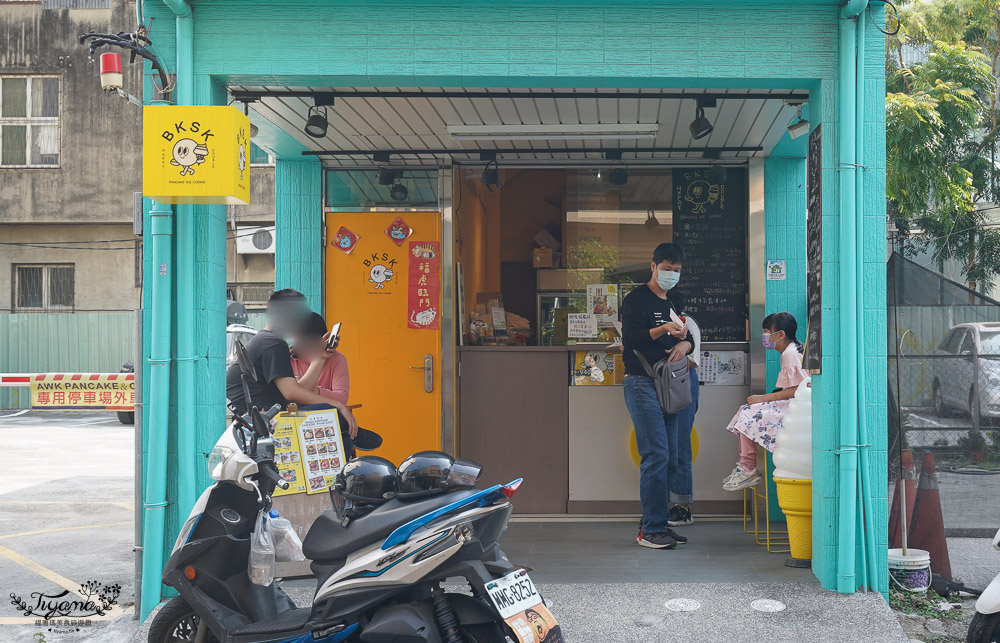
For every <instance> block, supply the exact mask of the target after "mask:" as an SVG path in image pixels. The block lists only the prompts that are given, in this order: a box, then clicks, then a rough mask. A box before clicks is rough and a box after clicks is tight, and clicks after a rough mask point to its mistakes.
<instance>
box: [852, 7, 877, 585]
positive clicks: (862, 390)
mask: <svg viewBox="0 0 1000 643" xmlns="http://www.w3.org/2000/svg"><path fill="white" fill-rule="evenodd" d="M857 15H858V18H857V23H858V24H857V32H858V57H857V72H856V73H857V88H858V89H857V110H856V111H857V122H856V124H855V132H856V134H855V141H854V146H855V148H854V149H855V159H856V161H857V163H859V164H861V165H862V168H863V169H864V170H865V171H867V168H864V167H863V166H864V161H865V135H864V113H865V98H866V92H865V30H866V24H867V18H866V15H865V11H864V8H863V7H862V8H861V9H860V10H859V12H858V14H857ZM855 186H856V189H855V197H856V199H857V206H856V210H855V213H856V216H857V220H858V224H857V233H856V234H857V246H858V254H857V257H856V259H855V260H856V261H857V265H858V270H859V275H860V277H861V278H860V279H858V285H857V287H858V292H857V300H856V308H857V311H858V314H859V315H861V316H863V315H864V309H865V302H866V297H865V279H864V258H865V257H866V256H867V255H866V253H865V241H864V238H865V235H864V230H865V217H864V211H865V210H864V206H865V190H864V171H858V172H855ZM860 319H862V320H863V317H861V318H860ZM855 350H856V351H857V354H858V443H859V444H860V445H861V446H860V447H859V449H860V451H859V455H858V459H859V461H860V462H859V464H860V469H861V476H860V482H861V489H860V495H861V502H862V508H863V510H864V512H863V515H862V521H863V522H862V525H863V528H864V540H863V541H862V543H863V546H862V550H863V551H864V552H865V554H866V556H865V562H866V565H865V569H866V573H865V574H864V576H863V578H862V580H863V581H864V583H865V584H866V585H867V586H868V587H870V588H871V589H873V590H875V591H884V588H882V587H880V585H881V576H882V575H881V573H880V570H879V567H878V557H877V540H876V538H875V513H874V503H873V502H872V491H873V489H874V487H873V486H872V472H871V467H872V464H871V446H870V445H871V433H870V428H869V426H868V417H867V415H866V413H865V410H866V409H867V408H868V374H867V372H866V370H865V347H864V342H862V341H857V342H855Z"/></svg>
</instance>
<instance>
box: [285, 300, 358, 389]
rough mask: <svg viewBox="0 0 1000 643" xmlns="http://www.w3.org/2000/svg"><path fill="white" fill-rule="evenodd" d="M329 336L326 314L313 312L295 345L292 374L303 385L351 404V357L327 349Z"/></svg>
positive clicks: (297, 337)
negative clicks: (349, 398) (324, 317)
mask: <svg viewBox="0 0 1000 643" xmlns="http://www.w3.org/2000/svg"><path fill="white" fill-rule="evenodd" d="M326 335H327V330H326V322H325V321H324V320H323V317H322V315H320V314H319V313H312V315H310V316H309V318H308V319H307V320H306V323H305V325H304V326H303V328H302V329H301V330H300V331H299V332H298V334H296V336H295V343H294V344H292V371H293V372H294V373H295V377H296V378H298V380H299V385H300V386H302V387H304V388H307V389H309V390H310V391H313V392H314V393H318V394H320V395H322V396H323V397H328V398H331V399H334V400H337V401H339V402H343V403H344V404H347V399H348V396H349V394H350V392H351V377H350V375H349V373H348V371H347V358H346V357H345V356H344V354H343V353H341V352H339V351H337V349H336V348H332V349H327V347H326Z"/></svg>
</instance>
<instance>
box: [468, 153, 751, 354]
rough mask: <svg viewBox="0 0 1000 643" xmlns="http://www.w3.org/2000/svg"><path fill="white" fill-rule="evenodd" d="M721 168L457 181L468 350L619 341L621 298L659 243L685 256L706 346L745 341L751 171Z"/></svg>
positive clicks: (686, 279)
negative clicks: (491, 183) (748, 178)
mask: <svg viewBox="0 0 1000 643" xmlns="http://www.w3.org/2000/svg"><path fill="white" fill-rule="evenodd" d="M720 170H721V168H705V167H702V168H634V167H633V168H626V167H625V166H618V167H611V168H572V169H533V168H523V169H502V170H501V171H500V184H499V185H498V186H488V185H484V184H483V183H482V181H481V180H479V179H480V177H479V174H478V173H476V172H472V171H468V170H467V171H465V172H460V173H459V176H460V177H461V178H460V180H458V181H456V186H455V192H456V194H455V204H456V208H455V211H456V219H455V220H456V225H455V231H456V253H455V256H456V260H457V261H458V262H459V263H460V264H461V267H460V269H459V270H458V271H457V272H458V274H459V275H460V276H461V282H460V285H461V286H462V288H463V289H464V292H462V293H460V297H459V299H460V304H461V305H462V309H463V311H464V313H465V320H464V324H463V330H464V331H465V333H464V341H465V342H466V343H467V344H486V345H492V344H511V345H540V346H562V345H568V344H574V343H576V344H593V343H608V342H612V341H614V340H616V339H617V338H618V330H617V328H616V322H618V321H619V319H620V314H619V309H620V304H621V301H622V299H624V297H625V295H627V294H628V293H629V292H630V291H631V289H632V288H633V287H635V285H637V284H642V283H646V282H647V281H648V280H649V278H650V270H649V260H650V256H651V254H652V251H653V249H654V248H655V247H656V245H658V244H660V243H665V242H674V243H678V244H679V245H681V246H682V247H683V248H684V249H685V252H686V255H687V259H686V261H685V265H684V271H683V276H682V278H681V284H680V285H679V286H678V291H679V294H680V295H681V298H682V300H683V301H684V302H685V304H684V305H685V310H686V311H688V312H690V313H691V314H692V315H693V316H695V318H696V319H697V320H698V321H699V323H700V324H701V325H702V327H703V328H704V329H705V331H706V333H705V334H706V335H707V338H708V339H709V340H710V341H745V340H746V319H747V290H748V289H747V275H746V273H747V265H746V262H747V252H746V247H747V246H746V244H747V236H746V214H747V203H746V199H747V197H746V171H745V169H744V168H739V167H733V168H728V169H727V170H725V171H722V172H720Z"/></svg>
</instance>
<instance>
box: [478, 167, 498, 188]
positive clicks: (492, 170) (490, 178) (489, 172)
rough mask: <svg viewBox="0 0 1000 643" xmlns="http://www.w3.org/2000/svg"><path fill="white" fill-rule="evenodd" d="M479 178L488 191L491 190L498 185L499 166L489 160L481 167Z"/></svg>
mask: <svg viewBox="0 0 1000 643" xmlns="http://www.w3.org/2000/svg"><path fill="white" fill-rule="evenodd" d="M479 180H480V181H482V182H483V185H485V186H486V189H488V190H489V191H490V192H492V191H493V187H494V186H496V187H500V167H499V166H498V165H497V162H496V161H490V162H489V163H487V164H486V167H484V168H483V173H482V175H481V176H480V177H479Z"/></svg>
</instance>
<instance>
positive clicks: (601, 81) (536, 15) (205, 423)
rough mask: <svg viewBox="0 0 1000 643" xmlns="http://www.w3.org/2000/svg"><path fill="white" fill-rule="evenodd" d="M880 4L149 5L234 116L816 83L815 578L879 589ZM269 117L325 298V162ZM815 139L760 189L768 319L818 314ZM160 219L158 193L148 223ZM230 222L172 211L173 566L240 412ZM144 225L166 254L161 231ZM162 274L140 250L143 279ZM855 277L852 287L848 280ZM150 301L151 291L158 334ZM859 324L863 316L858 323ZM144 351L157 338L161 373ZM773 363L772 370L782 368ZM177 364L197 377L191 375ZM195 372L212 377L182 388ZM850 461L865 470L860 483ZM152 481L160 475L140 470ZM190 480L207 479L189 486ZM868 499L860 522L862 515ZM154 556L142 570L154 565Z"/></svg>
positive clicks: (183, 66) (291, 249) (173, 49)
mask: <svg viewBox="0 0 1000 643" xmlns="http://www.w3.org/2000/svg"><path fill="white" fill-rule="evenodd" d="M866 5H867V2H857V1H856V0H855V1H852V2H851V4H850V5H849V6H847V7H842V6H838V3H837V2H834V1H829V0H806V1H804V2H803V1H800V2H789V1H782V0H771V1H765V0H751V1H747V0H743V1H739V2H737V1H736V0H719V1H714V2H712V1H706V2H701V3H692V2H675V1H670V0H663V1H653V2H647V1H641V0H627V1H623V2H619V3H607V2H597V1H595V0H577V1H576V2H568V1H550V2H544V3H541V2H524V1H517V2H504V1H501V0H492V1H487V0H437V1H434V2H430V1H426V2H421V1H413V2H401V1H398V0H396V1H393V0H383V1H379V2H376V1H374V0H359V1H358V2H354V3H352V4H350V5H345V4H343V3H338V2H334V1H333V0H317V1H313V2H305V1H304V0H303V1H301V2H278V1H276V0H274V1H270V2H265V1H256V0H240V1H238V0H213V1H212V2H199V1H198V0H194V1H191V2H189V3H186V2H184V1H183V0H164V1H163V2H160V1H157V0H149V1H147V2H145V6H144V10H145V15H146V17H147V20H148V19H149V18H153V19H154V23H153V31H152V33H151V34H150V37H151V38H152V39H153V42H154V43H155V44H156V50H157V52H158V53H159V55H160V56H161V57H163V58H164V61H165V63H166V65H167V67H168V69H170V70H171V71H178V72H180V73H179V75H178V79H177V85H178V89H177V92H175V96H174V98H175V102H179V101H180V98H179V97H178V93H179V94H180V96H183V102H190V103H192V104H206V105H209V104H226V103H227V102H228V100H227V97H226V87H227V86H230V85H242V86H248V85H267V86H294V87H345V86H346V87H350V86H356V87H459V88H462V87H470V88H472V87H475V88H483V87H489V88H505V87H511V88H514V87H516V88H594V87H597V88H604V87H621V88H632V89H637V88H642V89H645V88H650V89H652V88H661V89H679V88H715V89H720V88H721V89H808V90H809V91H810V101H809V107H808V109H809V116H810V121H811V122H812V123H813V124H814V125H817V124H822V126H823V133H824V146H823V172H822V186H823V212H824V217H823V249H824V256H823V279H824V281H823V284H824V285H823V308H824V314H825V321H826V327H827V329H828V330H827V332H825V333H824V356H823V372H822V374H821V375H818V376H816V377H815V380H814V381H815V385H816V391H817V395H816V397H815V399H816V400H817V402H818V403H817V404H816V405H815V412H814V442H813V448H814V455H813V461H814V484H813V494H814V515H813V525H814V527H813V529H814V548H813V549H814V561H813V563H814V564H813V569H814V573H815V574H816V576H817V577H818V578H819V580H820V582H821V583H822V585H823V586H824V587H826V588H828V589H831V590H837V591H841V592H850V591H854V590H856V589H858V588H870V589H872V590H875V591H879V592H882V593H885V592H887V590H888V577H887V569H886V568H887V564H886V546H887V545H886V541H887V535H886V532H887V526H886V521H887V514H888V509H887V499H886V492H887V489H886V485H872V484H870V483H871V481H872V480H876V481H881V480H883V479H886V475H887V472H886V466H887V465H886V462H887V457H886V436H885V431H884V429H880V427H885V425H886V409H885V399H884V391H885V390H886V386H885V377H886V371H885V352H886V345H885V328H886V325H885V324H886V320H885V292H884V283H885V279H884V257H883V254H884V248H885V244H884V240H883V235H884V216H885V206H884V195H885V188H884V184H885V178H884V173H885V145H884V126H885V125H884V109H883V106H884V95H885V91H884V72H883V58H884V39H883V36H882V34H881V33H879V31H878V30H877V28H876V26H875V25H876V24H877V23H878V22H879V21H881V20H883V8H882V3H873V4H872V5H871V6H870V7H869V8H866ZM859 7H860V8H861V11H860V13H858V8H859ZM188 10H190V16H188V15H186V14H187V13H188ZM847 12H851V13H852V14H853V15H855V16H857V15H859V16H860V19H858V18H855V17H852V16H848V15H847ZM859 20H860V23H861V24H862V29H861V33H860V38H859V37H858V31H859V30H858V28H857V24H858V22H859ZM851 31H853V32H854V36H853V39H852V37H851V35H850V32H851ZM859 54H860V56H859ZM147 71H148V70H147ZM857 74H860V80H859V81H858V82H855V78H854V77H855V75H857ZM859 88H860V89H861V91H860V92H859V91H857V90H858V89H859ZM145 89H146V91H145V95H146V96H152V95H153V92H152V86H151V75H150V74H149V73H147V75H146V88H145ZM845 109H847V110H848V111H849V112H850V113H851V114H854V115H856V116H857V119H853V118H852V117H851V114H849V113H848V112H845ZM855 120H856V122H854V121H855ZM254 122H255V124H256V125H257V126H258V127H259V129H260V133H259V134H258V136H257V138H255V142H256V143H257V144H258V145H260V146H261V147H264V148H265V149H268V150H269V151H271V152H272V153H273V154H274V155H275V156H276V169H275V173H276V181H275V183H276V224H277V227H278V233H277V242H278V252H277V260H276V261H277V263H276V287H278V288H282V287H295V288H298V289H300V290H302V291H303V292H305V293H306V294H307V296H308V297H309V300H310V303H311V304H312V305H313V306H314V307H316V308H318V307H320V305H321V300H322V278H321V275H322V248H321V244H320V239H321V238H322V235H321V224H322V220H321V218H320V216H319V214H318V213H320V212H321V208H322V171H321V166H320V163H319V161H318V160H316V159H315V158H306V157H303V156H302V155H301V152H302V151H303V150H304V148H303V146H302V145H301V144H300V143H298V142H297V141H296V140H294V139H293V138H292V137H291V136H289V135H288V134H287V133H285V132H284V131H282V130H281V129H280V128H279V127H278V126H276V125H275V124H273V123H270V122H268V121H264V120H260V119H255V120H254ZM842 124H843V125H846V127H843V128H842V127H841V125H842ZM805 140H806V137H802V138H800V139H796V140H790V139H788V138H787V137H786V138H785V139H783V140H782V141H781V143H779V145H778V146H777V147H776V148H775V150H774V151H773V152H772V154H771V155H770V157H769V158H768V159H766V161H765V190H764V192H765V195H764V198H765V204H766V205H765V208H766V213H767V214H766V232H765V236H766V239H767V241H766V249H765V254H766V258H768V259H771V258H774V259H785V260H786V261H787V262H788V279H787V280H785V281H775V282H768V283H767V288H766V309H767V312H773V311H776V310H791V311H792V312H793V313H795V314H796V316H797V317H798V318H799V319H802V318H804V310H803V309H804V294H803V293H804V288H805V286H804V284H805V257H804V251H803V249H802V248H801V247H799V246H798V242H799V241H802V240H803V238H804V232H803V221H802V216H801V215H802V212H804V199H805V196H804V189H805V188H804V181H803V177H804V167H805V162H804V158H805V151H806V150H805ZM859 152H860V156H859V155H858V153H859ZM848 183H849V184H850V186H848ZM150 210H151V207H150V204H149V203H148V202H147V213H146V214H147V217H148V216H149V213H150ZM855 211H856V212H857V214H856V215H855V214H853V213H854V212H855ZM147 221H148V219H147ZM225 222H226V210H225V207H224V206H190V207H185V208H179V209H177V211H176V212H175V216H174V217H173V220H172V222H171V224H170V225H172V226H173V228H172V230H171V232H172V233H173V235H174V240H175V242H176V244H177V246H176V247H177V252H176V255H175V257H174V258H171V259H168V260H167V261H166V263H167V265H168V266H169V267H170V269H168V270H167V274H168V275H174V276H173V277H171V279H173V282H172V285H173V287H172V289H171V290H170V291H169V293H170V301H171V305H170V308H171V310H172V311H173V312H171V313H169V314H170V315H171V316H172V317H173V318H174V319H173V324H172V329H171V342H170V345H171V346H170V348H171V350H170V356H169V358H170V359H171V360H173V361H174V362H175V363H176V365H177V366H176V368H175V369H173V371H174V372H173V374H172V375H171V377H170V386H169V387H168V388H167V390H166V391H164V392H163V395H162V400H160V401H159V402H157V403H156V404H155V405H154V406H155V408H154V409H153V410H154V413H153V415H152V417H157V418H163V419H161V420H158V421H157V422H154V423H150V419H151V415H150V404H147V405H146V406H145V407H144V409H143V418H144V422H143V427H144V429H143V456H144V462H147V463H149V462H151V460H149V456H150V451H149V445H150V444H160V445H165V446H160V447H157V450H161V449H166V454H165V460H166V470H165V471H162V470H155V473H154V475H156V476H157V477H158V476H160V475H164V476H165V479H166V482H167V484H166V487H165V488H166V498H165V502H166V505H165V509H163V510H162V511H164V513H165V515H164V523H163V524H164V526H165V529H164V531H165V534H153V533H148V530H147V534H146V536H148V538H147V539H146V542H147V543H149V544H148V547H150V548H152V549H155V547H156V543H159V544H160V545H161V547H160V550H161V551H162V552H163V553H162V557H165V556H166V554H167V553H169V547H170V545H171V544H172V540H173V534H176V533H177V531H178V530H179V528H180V525H181V524H182V523H183V521H184V519H185V517H186V515H187V512H188V508H189V507H190V504H191V502H193V501H192V499H191V498H192V496H191V494H192V493H193V492H196V491H198V490H200V489H201V488H203V487H204V486H205V485H207V484H208V478H207V472H206V471H205V467H204V466H203V464H204V459H203V458H204V456H205V454H207V453H208V452H209V451H210V450H211V447H212V445H213V444H214V442H215V440H216V438H217V437H218V436H217V430H218V423H217V421H216V420H215V418H219V417H221V416H222V415H223V414H224V413H225V409H224V386H223V381H224V369H225V339H224V330H223V329H224V328H225V311H224V302H223V299H224V298H223V296H222V294H221V293H224V292H225V237H226V223H225ZM855 223H857V224H858V225H856V226H855V225H854V224H855ZM145 229H146V230H147V233H146V234H147V238H146V239H145V241H146V242H147V243H150V246H149V247H152V236H151V234H152V233H151V226H148V225H147V226H146V227H145ZM161 232H162V230H161ZM796 240H798V241H796ZM181 260H183V262H184V264H185V265H184V266H183V267H182V266H181V265H179V262H180V261H181ZM172 268H177V269H178V270H179V271H180V273H181V275H180V277H177V276H176V273H177V272H178V270H174V269H172ZM186 269H191V270H190V272H187V271H186ZM161 272H162V271H161V270H160V266H159V264H157V263H156V261H155V259H154V258H153V257H152V256H151V255H147V256H146V257H145V265H144V275H145V278H146V280H147V281H146V283H147V284H151V283H153V279H154V277H155V276H157V275H159V274H161ZM849 275H854V277H853V278H851V277H849V278H848V280H847V281H842V280H841V277H842V276H849ZM191 284H194V285H196V287H195V288H193V289H192V288H189V287H188V286H189V285H191ZM859 285H860V286H861V287H859ZM152 303H153V302H152V293H151V289H147V291H146V293H145V301H144V307H145V310H144V314H143V323H144V328H146V329H150V328H151V323H152V319H153V318H152V315H153V313H152ZM854 311H857V312H854ZM845 321H849V322H851V323H850V324H849V325H848V327H847V328H845ZM164 326H166V327H167V328H170V327H171V324H164ZM838 326H839V327H840V328H841V329H842V330H840V331H838V330H836V329H837V328H838ZM150 350H151V337H150V333H149V332H146V333H144V346H143V355H144V369H145V371H146V375H148V373H149V368H150V367H149V357H150ZM851 364H855V366H849V367H848V368H845V365H851ZM774 367H775V366H774V362H771V363H770V366H769V372H771V371H773V369H774ZM178 371H183V372H184V373H186V374H187V375H185V376H184V377H183V378H180V377H179V376H178ZM771 374H772V375H773V373H771ZM181 379H183V380H184V381H181ZM150 381H151V378H150V377H148V376H147V377H143V385H144V391H143V399H145V400H151V397H150V390H149V386H150ZM188 382H196V383H197V386H195V387H189V388H185V387H186V386H187V383H188ZM862 401H863V403H862ZM845 409H846V411H845ZM157 413H159V414H158V415H157ZM842 420H843V421H842ZM859 420H860V421H859ZM859 430H864V431H865V432H864V433H858V431H859ZM160 435H162V436H163V437H162V438H161V439H160V440H159V442H157V440H156V439H155V438H156V436H160ZM151 438H154V439H152V440H151ZM859 445H860V446H859ZM154 455H160V454H157V453H154ZM842 462H843V463H848V462H855V463H857V462H860V466H859V467H858V468H857V469H856V471H857V474H854V473H851V472H852V471H854V469H852V467H850V466H848V467H846V468H844V467H842V466H841V463H842ZM150 471H152V470H151V469H150V468H149V467H148V466H147V467H146V468H145V469H144V475H147V474H149V472H150ZM186 471H191V472H193V476H181V475H179V474H180V473H181V472H186ZM861 476H865V477H864V478H863V479H862V482H863V483H864V482H865V481H867V482H868V483H869V484H868V485H867V487H865V493H864V494H863V497H861V498H858V497H856V496H855V497H851V498H845V497H844V492H843V490H844V489H847V490H849V489H851V488H852V486H851V485H852V484H853V485H855V486H854V487H853V488H855V489H856V488H857V486H856V481H857V480H858V477H861ZM852 477H853V480H854V482H852V481H851V480H850V479H848V478H852ZM842 483H843V489H842V486H841V485H842ZM873 486H874V487H875V488H872V487H873ZM146 500H147V502H148V506H147V508H146V509H147V511H144V514H145V513H148V512H149V511H159V510H160V509H159V508H158V507H157V506H155V505H156V504H157V503H156V502H155V500H156V499H155V498H147V499H146ZM859 502H860V503H861V506H862V507H863V508H864V509H865V510H866V514H865V515H866V516H867V517H868V519H867V521H865V523H864V524H865V525H867V527H868V529H867V531H861V525H862V523H861V522H858V521H857V516H858V511H859V509H858V506H857V503H859ZM149 553H151V552H147V558H148V559H149V560H153V559H156V558H158V557H160V556H156V555H152V556H149V555H148V554H149ZM147 570H150V572H149V573H147V574H146V576H147V578H146V582H145V583H144V584H143V588H144V590H146V591H144V595H143V597H142V601H141V612H142V615H143V616H145V615H146V614H148V612H149V610H150V609H151V608H152V606H153V605H155V603H156V602H157V600H158V599H159V596H158V595H157V594H156V584H157V580H158V576H159V575H158V573H156V574H155V579H156V580H154V579H153V578H150V574H151V573H155V572H152V571H151V570H152V567H150V566H148V565H147ZM147 592H148V595H147Z"/></svg>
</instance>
